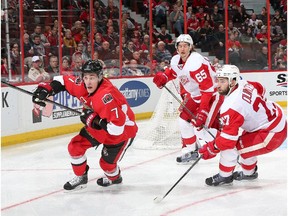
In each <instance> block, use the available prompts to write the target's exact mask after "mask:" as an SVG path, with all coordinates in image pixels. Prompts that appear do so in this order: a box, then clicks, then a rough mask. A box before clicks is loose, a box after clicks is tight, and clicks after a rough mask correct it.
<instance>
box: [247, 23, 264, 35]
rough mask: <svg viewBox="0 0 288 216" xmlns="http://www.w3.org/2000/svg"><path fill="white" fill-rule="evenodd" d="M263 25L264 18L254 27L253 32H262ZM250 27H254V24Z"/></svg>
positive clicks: (255, 33)
mask: <svg viewBox="0 0 288 216" xmlns="http://www.w3.org/2000/svg"><path fill="white" fill-rule="evenodd" d="M262 26H263V22H262V20H259V22H258V24H257V25H256V26H255V27H254V30H253V34H254V35H257V34H259V33H260V32H261V28H262ZM250 28H252V26H250Z"/></svg>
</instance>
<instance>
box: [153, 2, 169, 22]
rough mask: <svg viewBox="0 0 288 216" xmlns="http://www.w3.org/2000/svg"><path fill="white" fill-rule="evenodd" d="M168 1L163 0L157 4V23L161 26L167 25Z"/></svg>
mask: <svg viewBox="0 0 288 216" xmlns="http://www.w3.org/2000/svg"><path fill="white" fill-rule="evenodd" d="M166 13H167V1H166V0H161V1H160V3H159V4H158V5H156V6H155V25H156V26H157V27H161V26H162V25H167V18H166Z"/></svg>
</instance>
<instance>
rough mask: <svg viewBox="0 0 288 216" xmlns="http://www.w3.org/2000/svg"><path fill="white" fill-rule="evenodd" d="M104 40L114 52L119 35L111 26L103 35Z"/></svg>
mask: <svg viewBox="0 0 288 216" xmlns="http://www.w3.org/2000/svg"><path fill="white" fill-rule="evenodd" d="M103 38H104V40H106V41H108V42H109V44H110V49H112V50H114V49H115V47H116V46H118V44H119V35H118V34H117V33H116V32H115V31H114V27H113V26H109V27H108V29H107V33H106V34H105V35H104V37H103Z"/></svg>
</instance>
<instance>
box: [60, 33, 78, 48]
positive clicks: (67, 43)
mask: <svg viewBox="0 0 288 216" xmlns="http://www.w3.org/2000/svg"><path fill="white" fill-rule="evenodd" d="M63 45H64V47H67V48H75V49H76V47H77V43H76V41H75V39H74V38H73V37H72V32H71V30H70V29H66V31H65V36H64V38H63Z"/></svg>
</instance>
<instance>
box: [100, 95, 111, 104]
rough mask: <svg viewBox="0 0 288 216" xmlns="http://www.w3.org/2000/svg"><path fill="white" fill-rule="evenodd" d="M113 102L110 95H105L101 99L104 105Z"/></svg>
mask: <svg viewBox="0 0 288 216" xmlns="http://www.w3.org/2000/svg"><path fill="white" fill-rule="evenodd" d="M112 100H113V97H112V95H111V94H110V93H109V94H105V95H104V97H103V98H102V101H103V103H104V104H107V103H110V102H111V101H112Z"/></svg>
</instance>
